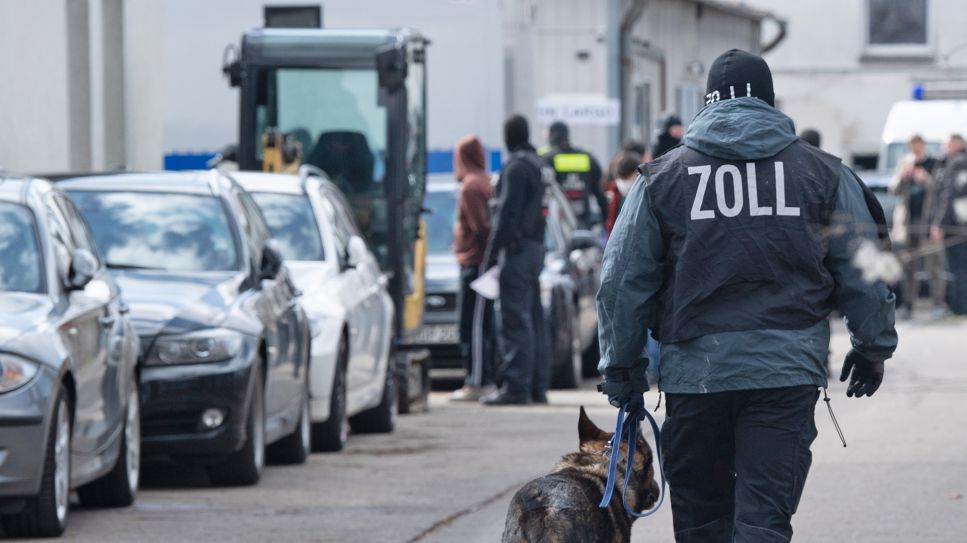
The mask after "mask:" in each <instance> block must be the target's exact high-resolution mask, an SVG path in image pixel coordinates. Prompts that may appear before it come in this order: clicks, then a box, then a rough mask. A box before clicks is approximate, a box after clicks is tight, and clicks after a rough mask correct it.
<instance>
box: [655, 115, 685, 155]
mask: <svg viewBox="0 0 967 543" xmlns="http://www.w3.org/2000/svg"><path fill="white" fill-rule="evenodd" d="M684 135H685V127H684V126H682V119H681V118H680V117H679V116H678V115H676V114H674V113H672V114H670V115H668V116H667V117H665V123H664V124H663V125H662V128H661V134H658V141H657V142H655V145H654V146H653V147H652V148H651V158H652V160H654V159H656V158H658V157H660V156H661V155H663V154H665V153H667V152H668V151H671V150H672V148H673V147H675V146H676V145H678V144H679V143H681V142H682V136H684Z"/></svg>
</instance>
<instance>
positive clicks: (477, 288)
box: [470, 266, 500, 300]
mask: <svg viewBox="0 0 967 543" xmlns="http://www.w3.org/2000/svg"><path fill="white" fill-rule="evenodd" d="M470 288H472V289H473V290H474V292H476V293H477V294H479V295H481V296H483V297H484V298H486V299H488V300H496V299H497V296H499V295H500V266H494V267H493V268H490V269H489V270H487V271H486V272H484V274H483V275H481V276H480V277H478V278H476V279H474V280H473V282H471V283H470Z"/></svg>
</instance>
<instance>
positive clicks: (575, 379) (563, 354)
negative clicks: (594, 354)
mask: <svg viewBox="0 0 967 543" xmlns="http://www.w3.org/2000/svg"><path fill="white" fill-rule="evenodd" d="M557 308H558V309H560V306H557ZM562 313H563V310H562ZM554 323H555V324H554V328H555V332H556V333H555V337H554V346H555V348H554V352H555V354H554V366H553V367H552V369H551V386H552V387H553V388H568V389H571V388H577V387H578V385H579V384H580V383H581V372H582V371H583V369H584V363H583V360H582V358H581V354H582V353H581V339H580V338H579V337H578V335H577V324H576V323H575V322H574V319H571V318H568V317H567V315H566V313H564V314H562V315H559V316H557V317H556V318H555V320H554Z"/></svg>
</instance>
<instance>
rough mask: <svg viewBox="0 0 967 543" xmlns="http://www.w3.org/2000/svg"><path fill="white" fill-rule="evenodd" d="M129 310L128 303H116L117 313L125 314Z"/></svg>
mask: <svg viewBox="0 0 967 543" xmlns="http://www.w3.org/2000/svg"><path fill="white" fill-rule="evenodd" d="M130 312H131V307H130V306H129V305H128V304H126V303H124V302H121V303H120V304H118V313H120V314H122V315H127V314H128V313H130Z"/></svg>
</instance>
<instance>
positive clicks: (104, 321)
mask: <svg viewBox="0 0 967 543" xmlns="http://www.w3.org/2000/svg"><path fill="white" fill-rule="evenodd" d="M97 322H99V323H101V326H112V325H113V324H114V315H101V316H100V317H98V318H97Z"/></svg>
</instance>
